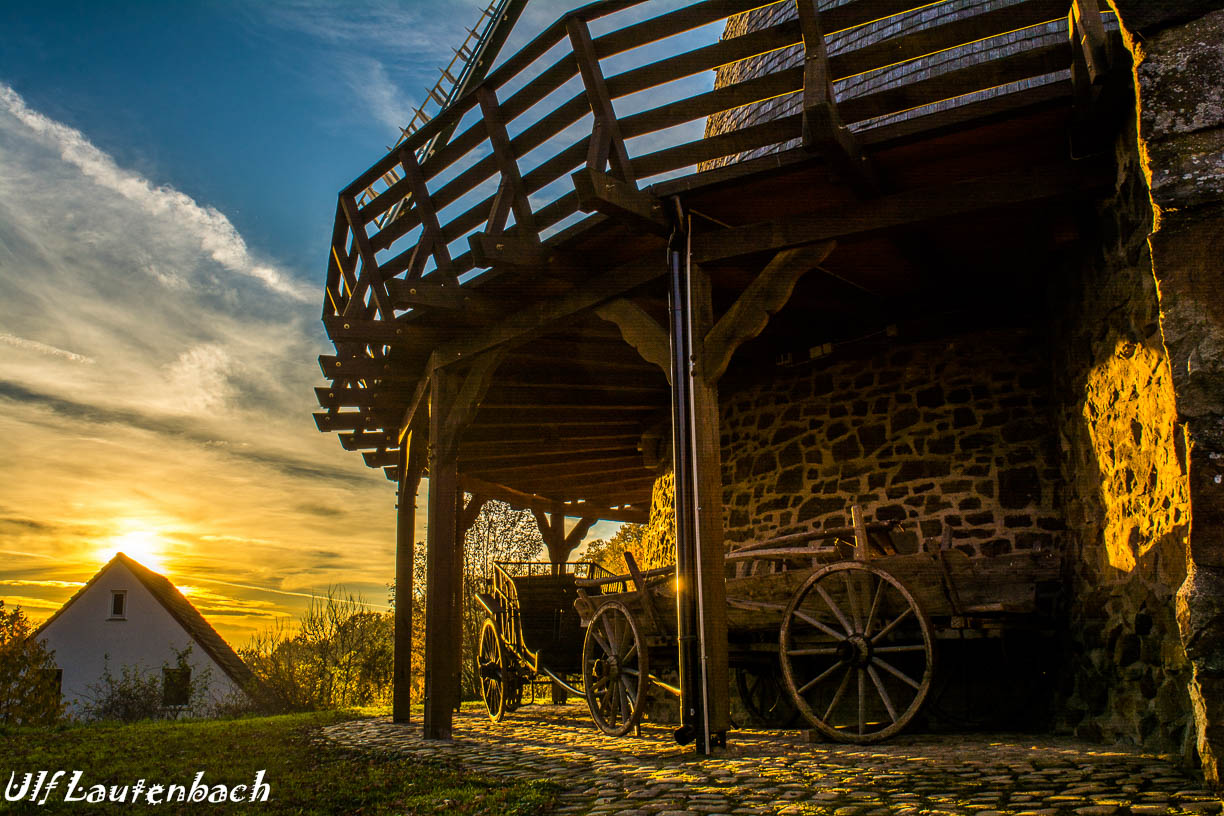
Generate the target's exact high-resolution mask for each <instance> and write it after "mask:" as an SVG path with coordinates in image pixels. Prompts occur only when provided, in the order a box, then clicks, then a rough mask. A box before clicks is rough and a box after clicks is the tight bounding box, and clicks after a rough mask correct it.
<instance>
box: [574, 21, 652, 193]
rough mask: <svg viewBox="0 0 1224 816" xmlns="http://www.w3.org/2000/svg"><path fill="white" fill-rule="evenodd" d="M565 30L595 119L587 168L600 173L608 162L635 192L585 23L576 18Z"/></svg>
mask: <svg viewBox="0 0 1224 816" xmlns="http://www.w3.org/2000/svg"><path fill="white" fill-rule="evenodd" d="M565 28H566V30H567V31H568V33H569V37H570V46H571V47H572V48H573V51H574V60H575V61H576V62H577V63H578V72H579V73H580V74H582V84H583V86H585V88H586V95H587V99H589V100H590V102H591V113H592V114H593V115H594V117H595V130H594V132H593V133H592V134H591V148H590V150H589V151H588V153H587V168H588V169H590V170H595V171H598V172H603V169H604V163H605V162H607V163H609V164H610V165H611V169H612V175H614V176H616V177H617V178H619V179H620V180H621V181H623V182H625V183H626V184H627V185H628V186H629V187H631V188H633V189H635V190H636V189H637V177H636V176H635V175H634V172H633V167H632V165H631V164H630V163H629V153H628V152H627V151H626V150H625V140H624V138H622V136H621V130H620V123H619V122H618V121H617V119H616V111H615V110H614V109H613V107H612V96H611V95H610V94H609V93H608V85H607V83H606V82H605V81H604V75H603V69H602V68H600V66H599V55H598V54H597V53H595V43H594V42H593V41H592V40H591V31H590V29H589V28H587V24H586V21H585V20H583V19H581V18H580V17H578V16H577V15H574V16H571V17H570V18H569V19H567V20H566V21H565Z"/></svg>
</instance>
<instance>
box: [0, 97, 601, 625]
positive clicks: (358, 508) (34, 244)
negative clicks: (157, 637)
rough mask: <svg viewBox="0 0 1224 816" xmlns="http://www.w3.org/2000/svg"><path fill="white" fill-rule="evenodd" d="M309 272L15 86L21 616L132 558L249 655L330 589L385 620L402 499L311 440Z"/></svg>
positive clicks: (313, 317) (315, 379)
mask: <svg viewBox="0 0 1224 816" xmlns="http://www.w3.org/2000/svg"><path fill="white" fill-rule="evenodd" d="M320 240H321V241H325V240H326V236H321V238H320ZM320 257H321V258H322V254H321V255H320ZM319 268H320V269H321V268H322V262H320V264H319ZM309 277H310V276H308V275H304V274H301V273H298V272H295V271H293V270H289V269H285V268H282V267H281V266H280V265H278V264H277V263H276V261H275V260H273V259H269V258H264V257H260V256H259V255H258V253H256V252H255V251H254V250H252V249H251V248H250V247H249V246H248V244H247V242H246V241H245V240H244V239H243V237H242V235H240V234H239V232H238V231H237V229H236V228H235V227H234V225H233V224H232V223H231V222H230V220H229V219H228V218H227V217H226V216H225V215H224V214H223V213H221V212H219V211H218V210H216V209H214V208H211V207H208V206H205V205H202V204H200V203H198V202H196V201H195V200H193V199H192V198H190V197H189V196H187V195H185V194H183V193H181V192H179V191H177V190H175V189H173V188H171V187H167V186H159V185H157V184H155V183H154V182H152V181H150V180H149V179H147V178H145V177H144V176H142V175H141V174H140V173H138V172H136V171H134V170H132V169H129V168H126V167H123V166H121V165H120V164H119V163H117V162H116V161H115V159H114V158H112V157H111V156H110V155H108V154H107V153H105V152H104V151H102V150H100V149H99V148H97V147H96V146H95V145H93V144H92V143H91V142H90V141H89V140H88V138H87V137H86V135H85V134H82V133H81V132H80V131H78V130H75V129H73V128H71V127H69V126H67V125H65V124H62V123H60V122H57V121H55V120H53V119H51V118H49V117H47V116H46V115H44V114H42V113H40V112H39V111H36V110H33V109H31V108H30V107H29V106H28V105H27V103H26V101H25V100H24V99H23V98H22V97H21V96H20V95H19V94H17V93H16V92H15V91H13V90H12V89H11V88H9V87H8V86H6V85H4V84H3V83H2V82H0V287H2V290H3V297H2V298H0V438H2V439H4V455H3V456H2V457H0V599H3V600H4V601H5V603H6V605H7V606H10V607H11V606H14V605H19V606H21V607H22V608H24V609H25V610H26V611H27V612H28V613H29V615H30V616H31V618H33V619H35V620H42V619H44V618H46V617H47V616H49V615H50V614H51V613H52V612H53V611H55V610H56V609H57V608H59V606H60V605H62V604H63V602H64V601H65V600H67V599H68V598H69V597H71V595H72V594H73V593H74V592H75V591H76V590H77V589H78V588H79V587H80V586H81V585H82V584H84V582H86V581H88V580H89V578H90V577H92V576H93V575H94V574H95V573H96V572H97V571H98V569H99V568H100V567H101V566H102V565H103V564H105V563H106V562H107V561H108V560H110V558H111V557H113V555H114V554H115V553H116V552H119V551H123V552H125V553H127V554H128V555H129V556H131V557H133V558H135V559H136V560H138V561H140V562H142V563H144V564H145V565H146V566H148V567H150V568H152V569H154V570H156V571H158V572H161V573H162V574H164V575H166V576H167V577H168V578H170V580H172V581H173V582H174V583H175V584H176V585H178V586H179V587H180V588H181V589H183V590H184V592H185V593H186V594H187V595H188V597H189V598H190V599H191V600H192V601H193V603H194V604H195V605H196V607H197V608H198V609H199V610H200V611H201V612H202V613H203V614H204V616H205V617H206V618H207V619H208V620H209V621H210V622H211V623H212V624H213V626H214V627H215V628H216V629H217V630H218V631H219V632H220V633H221V635H222V636H223V637H225V638H226V639H227V640H229V641H230V643H231V644H232V645H234V646H235V647H240V646H242V645H243V644H245V643H246V642H247V640H248V638H249V637H250V635H251V634H253V633H255V632H256V631H259V630H260V629H263V628H264V627H267V626H269V625H270V624H271V623H272V622H273V621H274V620H275V619H276V618H278V617H284V616H295V615H296V614H298V613H299V612H300V611H301V610H302V609H303V608H304V607H305V606H306V605H307V604H308V603H309V600H310V598H311V596H312V594H323V593H326V592H327V591H328V589H329V588H331V587H341V588H343V589H345V590H347V591H350V592H353V593H357V594H358V595H359V596H361V597H362V598H364V600H365V601H367V602H369V603H370V604H371V605H372V606H373V607H374V608H378V609H383V608H385V604H386V600H387V596H388V584H389V583H390V582H391V580H392V578H393V575H394V547H395V509H394V508H395V487H394V485H392V484H391V483H390V482H388V481H387V480H386V479H385V478H384V477H383V475H382V471H381V470H379V471H375V470H370V469H368V468H366V467H365V465H364V463H363V461H362V459H361V457H360V456H359V455H358V454H355V453H350V452H346V451H344V450H343V449H342V448H341V447H340V445H339V443H338V441H337V440H336V438H335V436H334V435H324V434H321V433H319V432H318V431H317V429H316V427H315V424H314V421H313V419H312V417H311V413H312V412H313V411H314V410H317V403H316V402H315V399H314V392H313V387H314V386H316V385H321V384H323V382H324V381H323V379H322V375H321V372H320V371H319V368H318V363H317V358H318V355H319V354H321V353H327V352H329V351H330V350H331V346H330V344H329V343H328V342H327V339H326V337H325V335H324V333H323V330H322V326H321V324H320V321H319V317H318V316H319V311H320V308H319V307H320V302H321V297H322V282H321V280H319V281H313V280H310V279H309ZM427 484H428V483H427V482H426V483H423V485H422V490H421V496H420V498H419V500H418V507H421V508H422V511H421V512H418V514H417V539H418V540H424V522H425V515H426V514H425V513H424V512H423V508H424V501H425V494H426V488H427ZM617 526H618V525H616V524H601V525H599V526H597V527H596V528H595V529H594V530H592V532H591V535H590V536H589V537H596V536H599V535H605V536H606V535H609V534H610V533H611V532H612V531H613V530H615V529H616V527H617Z"/></svg>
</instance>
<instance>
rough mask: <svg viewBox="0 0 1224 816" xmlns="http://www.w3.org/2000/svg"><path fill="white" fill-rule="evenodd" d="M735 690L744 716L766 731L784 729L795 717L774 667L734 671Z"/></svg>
mask: <svg viewBox="0 0 1224 816" xmlns="http://www.w3.org/2000/svg"><path fill="white" fill-rule="evenodd" d="M735 688H736V690H737V691H738V692H739V696H740V702H742V703H743V704H744V708H745V709H746V710H747V711H748V714H749V715H751V716H752V718H753V720H755V721H756V722H757V723H759V724H760V725H763V726H764V727H766V728H786V727H787V726H790V725H792V724H794V722H795V719H796V718H797V717H798V716H799V712H798V711H797V710H796V709H795V703H794V701H793V700H792V699H791V694H790V690H789V689H787V688H786V686H785V685H783V683H782V675H781V672H779V671H778V667H777V665H776V664H773V665H768V666H765V665H760V666H756V665H754V666H751V667H745V668H740V669H736V671H735Z"/></svg>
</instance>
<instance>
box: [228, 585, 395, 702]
mask: <svg viewBox="0 0 1224 816" xmlns="http://www.w3.org/2000/svg"><path fill="white" fill-rule="evenodd" d="M393 633H394V618H393V616H392V615H390V614H385V613H381V612H371V611H370V610H369V609H367V608H366V605H365V603H364V602H363V601H362V600H361V599H360V598H358V597H356V596H354V595H352V594H351V593H342V592H341V591H340V590H338V589H335V588H331V589H329V590H328V591H327V595H326V596H325V597H322V598H313V599H312V600H311V602H310V606H309V607H308V608H307V609H306V611H305V612H303V613H302V616H301V618H299V619H298V626H297V631H296V632H291V630H290V627H289V624H288V622H287V621H283V620H282V621H277V622H276V624H274V625H273V626H272V627H271V628H269V629H267V630H265V631H264V632H261V633H260V634H258V635H256V636H255V637H254V638H252V639H251V642H250V644H249V645H248V646H246V647H245V648H244V649H242V650H241V654H242V658H243V660H245V661H246V664H247V666H249V667H250V669H251V671H252V672H253V673H254V674H255V677H256V678H257V679H258V680H259V681H260V684H261V686H262V691H263V692H264V693H266V694H267V695H269V696H270V697H271V700H270V703H271V704H272V705H274V706H275V707H277V708H282V709H288V710H291V711H293V710H296V711H300V710H308V709H320V708H340V707H343V706H351V705H373V704H376V703H383V702H386V701H387V700H388V699H389V698H390V694H391V674H392V655H393V648H394V646H393V643H394V641H393Z"/></svg>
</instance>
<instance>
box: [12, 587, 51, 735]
mask: <svg viewBox="0 0 1224 816" xmlns="http://www.w3.org/2000/svg"><path fill="white" fill-rule="evenodd" d="M31 633H32V630H31V627H30V621H29V619H28V618H27V617H26V614H25V612H24V611H23V610H22V609H21V607H20V606H17V607H14V608H13V609H12V610H6V609H5V608H4V601H0V724H4V725H49V724H51V723H53V722H55V721H56V720H58V719H59V718H60V717H61V716H62V715H63V711H64V707H63V703H62V702H61V700H60V689H59V683H58V682H57V680H56V675H57V671H56V668H55V654H54V653H53V652H50V651H48V650H47V648H46V646H45V645H44V642H43V641H37V640H35V639H34V638H33V637H31Z"/></svg>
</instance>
